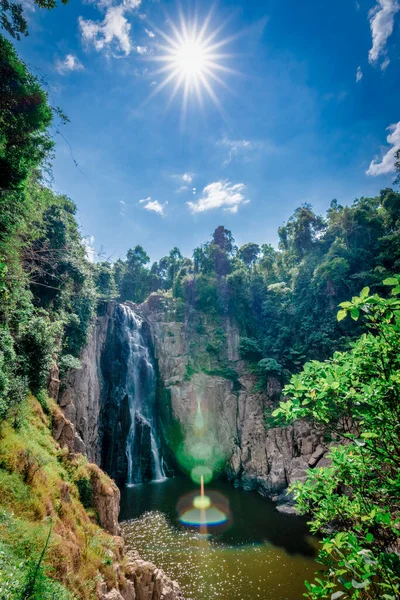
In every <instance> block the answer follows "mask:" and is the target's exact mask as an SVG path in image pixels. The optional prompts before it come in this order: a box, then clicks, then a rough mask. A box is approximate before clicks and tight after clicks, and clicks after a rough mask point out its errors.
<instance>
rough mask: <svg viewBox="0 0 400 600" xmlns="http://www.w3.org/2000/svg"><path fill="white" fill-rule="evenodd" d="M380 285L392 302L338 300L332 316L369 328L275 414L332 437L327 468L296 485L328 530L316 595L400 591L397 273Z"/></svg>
mask: <svg viewBox="0 0 400 600" xmlns="http://www.w3.org/2000/svg"><path fill="white" fill-rule="evenodd" d="M385 283H386V284H387V285H391V286H393V289H392V294H391V296H390V297H389V298H388V299H383V298H381V297H379V296H378V295H377V294H373V295H370V290H369V288H364V289H363V290H362V292H361V294H360V296H355V297H353V299H352V300H351V302H344V303H342V309H341V311H340V312H339V314H338V318H339V319H344V318H345V317H346V315H347V314H349V315H350V316H351V317H352V318H353V319H358V318H359V317H360V315H364V318H365V320H366V323H367V328H368V332H367V333H364V334H363V335H362V336H361V337H360V338H359V339H358V340H357V341H356V342H355V343H354V344H353V345H352V347H351V349H350V350H349V351H347V352H336V353H335V354H334V355H333V358H332V359H331V360H329V361H325V362H318V361H312V362H309V363H307V364H306V365H305V367H304V370H303V371H302V372H301V373H300V374H298V375H295V376H294V377H293V378H292V380H291V382H290V384H289V385H288V386H287V387H286V389H285V394H287V396H288V399H287V400H286V401H285V402H282V403H281V405H280V407H279V408H278V409H277V410H276V411H275V412H274V413H273V416H275V417H284V418H286V420H289V421H290V420H292V419H298V418H306V419H309V420H310V421H311V422H313V423H314V425H315V426H317V427H320V428H322V429H323V430H324V432H325V435H326V436H327V439H328V440H329V439H330V440H332V439H333V440H334V441H335V444H334V445H333V446H332V448H331V450H330V459H331V466H329V467H325V468H317V469H314V470H310V471H309V475H308V478H307V481H306V483H305V484H300V483H297V484H295V485H294V486H293V490H292V491H293V492H294V495H295V497H296V499H297V506H298V507H299V508H300V510H301V511H302V512H303V513H305V514H310V513H311V515H312V522H311V524H312V528H313V530H314V531H317V532H320V533H322V534H325V535H326V537H325V539H324V541H323V545H322V549H321V551H320V554H319V559H320V561H321V562H322V564H323V565H324V567H325V570H324V571H323V573H322V574H321V575H320V577H319V578H317V579H316V582H315V583H307V589H308V593H307V594H305V596H306V597H307V598H311V599H313V600H315V599H317V598H331V600H336V599H338V598H343V600H344V599H345V598H360V599H363V600H370V599H373V598H379V599H382V600H383V599H386V600H396V598H399V597H400V557H399V548H400V528H399V524H400V446H399V439H400V353H399V350H400V277H391V278H388V279H387V280H385ZM338 442H339V443H338Z"/></svg>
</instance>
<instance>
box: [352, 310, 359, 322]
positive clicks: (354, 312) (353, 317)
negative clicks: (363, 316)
mask: <svg viewBox="0 0 400 600" xmlns="http://www.w3.org/2000/svg"><path fill="white" fill-rule="evenodd" d="M350 316H351V318H352V319H353V321H357V319H358V317H359V316H360V311H359V309H358V308H351V309H350Z"/></svg>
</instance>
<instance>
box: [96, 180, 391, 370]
mask: <svg viewBox="0 0 400 600" xmlns="http://www.w3.org/2000/svg"><path fill="white" fill-rule="evenodd" d="M278 233H279V247H278V249H275V248H273V247H272V246H271V245H270V244H268V243H265V244H262V245H261V246H260V245H258V244H254V243H248V244H245V245H244V246H242V247H240V248H238V247H237V246H236V245H235V241H234V239H233V236H232V233H231V232H230V231H228V230H227V229H225V228H224V227H222V226H220V227H217V229H216V230H215V231H214V233H213V234H212V236H211V240H210V241H209V242H206V243H204V244H202V245H201V246H199V247H197V248H195V250H194V252H193V256H192V257H191V258H186V257H183V256H182V254H181V252H180V251H179V249H178V248H176V247H175V248H173V249H172V250H171V251H170V253H169V254H168V256H165V257H164V258H162V259H161V260H159V261H158V262H155V263H153V264H152V265H150V258H149V256H148V255H147V254H146V252H145V250H144V249H143V248H142V247H141V246H136V247H134V248H133V249H131V250H129V251H128V253H127V258H126V260H125V261H122V260H118V261H116V262H115V263H114V264H113V265H111V264H107V263H102V264H98V265H97V266H96V284H97V287H98V290H99V294H100V296H101V297H102V298H104V299H110V298H115V297H118V298H119V299H120V300H123V301H124V300H132V301H133V302H142V301H144V300H145V299H146V297H147V296H148V295H149V294H150V293H151V292H156V291H159V290H164V291H165V292H166V291H168V290H171V293H172V296H173V297H174V298H176V299H177V301H178V303H181V304H182V307H183V313H184V310H185V307H186V308H194V309H197V310H199V311H203V312H206V313H211V314H214V315H221V316H223V315H229V316H231V317H233V318H234V319H235V320H236V322H237V323H238V325H239V327H240V330H241V334H242V336H244V337H246V338H247V343H246V344H245V346H246V347H247V349H246V348H245V349H244V351H245V352H247V354H248V356H249V358H252V359H253V360H256V359H258V360H260V359H261V358H262V357H264V358H270V359H274V360H275V361H277V362H278V363H279V364H280V365H281V366H282V368H284V369H288V370H289V371H291V372H293V371H296V370H297V369H298V368H299V367H300V366H301V365H302V364H304V362H305V361H306V360H308V359H320V360H321V359H325V358H327V357H329V356H330V355H331V354H332V352H333V351H334V350H335V349H336V348H338V347H343V346H345V345H346V344H348V342H349V340H350V339H351V338H352V337H353V336H355V335H357V333H358V332H359V331H360V329H359V328H360V326H358V329H357V326H356V324H355V323H353V324H352V323H347V322H346V323H345V324H343V323H338V322H337V320H336V313H337V306H338V304H339V303H340V302H343V301H344V300H347V299H348V298H349V297H351V296H353V295H355V294H357V293H359V291H360V290H361V289H362V288H363V287H364V286H366V285H368V286H369V287H370V288H371V289H372V290H374V291H378V292H382V293H383V287H382V285H381V282H382V280H383V279H385V277H387V276H388V275H390V274H391V273H393V272H396V271H398V270H399V268H400V194H398V193H396V192H394V191H393V190H392V189H385V190H383V191H382V192H381V193H380V194H379V196H377V197H375V198H361V199H357V200H355V201H354V202H353V204H352V205H351V206H346V207H344V206H341V205H340V204H339V203H338V202H337V201H336V200H333V201H332V202H331V205H330V208H329V210H328V211H327V214H326V216H325V217H322V216H320V215H316V214H315V213H314V212H313V210H312V207H311V206H310V205H308V204H305V205H303V206H301V207H299V208H298V209H297V210H296V211H295V212H294V214H293V216H292V217H291V218H290V219H289V220H288V222H287V223H286V224H285V225H284V226H282V227H280V228H279V230H278Z"/></svg>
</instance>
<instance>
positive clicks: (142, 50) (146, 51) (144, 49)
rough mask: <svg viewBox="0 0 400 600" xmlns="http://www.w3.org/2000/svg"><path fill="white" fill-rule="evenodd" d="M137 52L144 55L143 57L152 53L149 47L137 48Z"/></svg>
mask: <svg viewBox="0 0 400 600" xmlns="http://www.w3.org/2000/svg"><path fill="white" fill-rule="evenodd" d="M135 50H136V52H137V53H138V54H142V55H143V54H149V53H150V51H149V49H148V47H147V46H136V48H135Z"/></svg>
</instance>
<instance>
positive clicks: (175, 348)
mask: <svg viewBox="0 0 400 600" xmlns="http://www.w3.org/2000/svg"><path fill="white" fill-rule="evenodd" d="M132 306H133V305H132ZM116 308H117V307H116V305H109V306H108V308H107V310H106V311H105V312H104V314H103V315H102V316H100V317H98V318H97V321H96V323H95V325H94V327H93V329H92V332H91V335H90V337H89V341H88V344H87V346H86V348H85V349H84V351H83V354H82V358H81V360H82V369H80V370H77V371H73V372H71V373H70V374H69V375H68V377H67V380H66V382H65V383H64V386H63V389H62V391H61V392H60V395H59V404H60V406H61V408H62V409H63V411H64V414H65V415H66V417H67V419H68V420H69V421H70V422H71V424H72V429H73V431H72V433H71V431H70V430H69V429H68V432H67V433H68V440H69V444H70V445H71V443H72V445H73V446H74V450H75V451H79V452H83V453H85V454H86V455H87V456H88V458H89V459H90V460H91V461H93V462H95V463H97V464H99V465H101V466H102V467H104V468H105V470H106V471H107V472H108V473H109V474H110V475H111V476H112V477H114V478H115V479H116V480H117V481H119V482H123V481H124V476H125V474H126V452H125V447H126V438H127V435H128V430H129V410H128V405H127V401H126V392H125V389H124V381H125V379H126V366H125V363H126V356H125V354H124V352H125V350H124V342H123V336H121V332H119V331H118V327H119V325H120V323H119V321H118V317H117V313H116ZM134 308H135V310H136V311H137V313H138V314H139V315H141V317H142V318H143V319H144V320H145V322H146V328H147V331H148V333H146V336H147V339H146V343H148V344H149V345H151V346H152V348H154V356H155V359H156V365H157V369H158V406H157V411H158V413H159V415H158V416H159V419H160V422H161V429H162V431H161V436H162V437H163V438H164V440H165V441H166V443H167V445H168V447H169V450H170V460H171V459H172V461H173V460H174V457H176V456H179V455H180V454H182V452H183V453H185V452H186V454H188V453H190V448H185V440H187V439H188V438H189V437H190V435H191V433H192V432H193V424H194V420H195V418H196V414H197V412H198V410H199V406H200V407H201V410H202V413H203V418H204V419H205V421H206V429H207V432H208V438H207V440H206V441H207V444H209V446H210V447H212V448H213V451H214V452H215V456H214V459H215V460H214V462H215V464H216V465H217V466H216V468H217V470H218V469H219V470H222V471H224V473H225V475H226V476H227V477H228V478H229V479H230V480H231V481H232V482H233V483H234V484H235V485H236V486H240V487H244V488H245V489H256V490H258V491H259V492H260V493H262V494H264V495H267V496H270V497H273V498H275V499H278V500H279V495H280V494H281V493H282V492H284V490H285V489H286V488H287V487H288V485H290V483H292V482H293V481H295V480H302V479H303V478H304V477H305V472H306V469H307V468H309V467H314V466H316V465H318V464H321V459H322V460H323V455H324V453H325V450H326V448H325V446H324V444H323V442H322V440H321V437H320V436H319V435H318V434H317V433H316V432H315V431H313V430H312V429H311V428H310V427H309V425H308V424H307V423H304V422H299V423H296V424H295V425H293V426H290V427H284V428H273V429H267V428H266V427H265V425H264V416H265V412H266V410H271V409H272V408H273V407H274V406H275V405H276V402H277V401H278V398H279V395H280V392H281V387H280V383H279V381H278V380H277V379H275V378H273V377H271V378H270V379H269V382H268V386H267V390H265V391H256V388H255V384H256V378H255V376H254V375H252V374H251V373H249V371H248V367H247V365H246V363H244V362H243V361H241V360H240V357H239V351H238V347H239V332H238V330H237V327H236V326H235V325H234V324H233V323H231V322H230V321H229V320H228V319H225V320H223V321H221V320H219V321H218V320H216V319H212V318H210V317H207V318H206V317H205V316H204V315H201V314H199V313H197V312H195V311H191V312H189V313H186V314H185V315H183V316H182V315H181V316H180V318H177V314H176V310H174V308H173V306H172V302H170V301H169V300H168V299H166V298H165V297H163V296H157V295H155V294H153V295H152V296H150V298H149V299H148V300H147V301H146V302H145V303H144V304H142V305H140V306H136V307H134ZM72 438H73V439H72ZM71 440H72V442H71ZM177 466H182V465H181V464H180V465H179V464H178V465H177Z"/></svg>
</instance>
